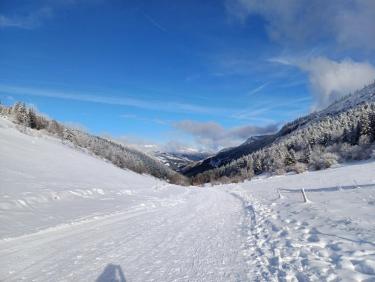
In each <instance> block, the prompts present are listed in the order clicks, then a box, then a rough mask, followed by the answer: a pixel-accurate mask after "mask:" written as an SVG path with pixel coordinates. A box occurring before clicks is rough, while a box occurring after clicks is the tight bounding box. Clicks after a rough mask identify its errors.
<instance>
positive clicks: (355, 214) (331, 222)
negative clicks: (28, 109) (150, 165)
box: [0, 118, 375, 282]
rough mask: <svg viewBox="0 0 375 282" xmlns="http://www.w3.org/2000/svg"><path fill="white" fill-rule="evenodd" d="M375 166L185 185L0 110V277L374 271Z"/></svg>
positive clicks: (367, 275) (273, 276)
mask: <svg viewBox="0 0 375 282" xmlns="http://www.w3.org/2000/svg"><path fill="white" fill-rule="evenodd" d="M374 169H375V162H362V163H356V164H351V165H346V166H340V167H336V168H332V169H329V170H325V171H317V172H307V173H303V174H299V175H286V176H274V177H264V176H263V177H258V178H257V179H254V180H252V181H248V182H245V183H240V184H228V185H221V186H214V187H208V186H207V187H180V186H175V185H171V184H168V183H166V182H162V181H160V180H157V179H155V178H153V177H150V176H146V175H139V174H136V173H133V172H131V171H126V170H121V169H119V168H117V167H115V166H113V165H112V164H110V163H107V162H105V161H103V160H100V159H98V158H96V157H94V156H91V155H89V154H88V153H87V152H84V151H82V150H78V149H75V148H71V147H69V146H67V145H66V144H62V143H61V141H60V140H57V139H54V138H52V137H48V136H47V135H45V134H43V133H42V132H36V131H31V130H30V131H28V133H27V134H24V133H21V132H19V130H17V129H16V128H15V125H14V124H13V123H11V122H10V121H8V120H6V119H4V118H0V210H1V212H0V226H1V229H0V281H22V280H24V281H95V280H96V281H101V282H102V281H125V280H126V281H339V280H340V279H341V280H343V281H374V280H375V219H374V214H375V175H374V173H373V171H374ZM301 189H304V190H305V193H306V196H307V198H308V199H309V202H307V203H305V202H304V201H303V197H302V193H301ZM278 191H279V192H280V195H281V197H280V195H279V192H278Z"/></svg>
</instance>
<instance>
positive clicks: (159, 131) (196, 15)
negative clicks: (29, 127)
mask: <svg viewBox="0 0 375 282" xmlns="http://www.w3.org/2000/svg"><path fill="white" fill-rule="evenodd" d="M312 2H314V5H312V4H311V1H307V0H306V1H305V0H301V1H291V0H287V1H282V2H281V1H272V0H267V1H256V0H254V1H251V0H249V1H247V0H234V1H120V0H113V1H104V0H95V1H87V0H65V1H63V0H39V1H10V0H9V1H7V0H3V1H1V4H0V42H1V43H0V66H1V67H0V99H1V101H2V102H3V103H7V104H9V103H13V102H14V101H15V100H22V101H25V102H27V103H29V104H32V105H34V106H36V107H37V109H38V110H39V111H41V112H43V113H45V114H47V115H48V116H50V117H52V118H54V119H57V120H60V121H63V122H66V123H70V124H79V125H81V126H84V127H85V128H87V130H88V131H90V132H93V133H96V134H108V135H112V136H114V137H115V138H122V139H123V140H125V141H126V142H130V143H136V144H149V143H150V144H151V143H152V144H153V143H155V144H161V145H163V144H168V146H169V147H170V148H172V147H173V148H178V147H181V146H182V147H183V146H190V147H196V148H200V149H204V150H217V149H220V148H222V147H226V146H233V145H236V144H239V143H241V142H242V141H244V140H245V139H246V138H247V137H249V136H251V135H256V134H265V133H270V132H272V131H275V130H276V129H277V128H278V127H279V126H280V125H281V124H283V123H284V122H286V121H290V120H292V119H294V118H296V117H299V116H301V115H304V114H306V113H308V112H309V111H311V110H313V109H319V108H322V107H324V106H326V105H327V104H329V103H330V102H332V100H334V98H337V97H338V96H342V95H345V94H347V93H349V92H352V91H354V90H355V89H357V88H360V87H362V86H364V85H365V84H367V83H369V82H371V81H373V80H374V78H375V68H374V67H373V64H374V63H375V61H374V47H375V39H374V38H375V32H374V26H375V20H374V19H372V18H373V14H374V13H375V5H374V4H373V3H374V2H373V1H356V0H352V1H346V2H345V3H343V1H330V2H329V4H327V3H325V2H324V1H320V0H317V1H312ZM280 3H281V4H280ZM323 8H324V9H323ZM322 9H323V10H324V11H323V12H322ZM327 19H329V20H327Z"/></svg>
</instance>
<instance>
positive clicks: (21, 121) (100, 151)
mask: <svg viewBox="0 0 375 282" xmlns="http://www.w3.org/2000/svg"><path fill="white" fill-rule="evenodd" d="M1 115H3V116H4V117H6V118H8V119H9V120H11V121H13V122H15V123H16V124H18V127H17V128H19V130H21V131H23V132H29V133H30V134H34V133H35V132H37V131H43V132H44V133H48V134H49V135H51V136H54V137H57V138H59V139H60V140H61V142H63V143H66V144H68V145H71V146H76V147H79V148H81V149H83V150H87V151H89V152H91V153H92V154H94V155H96V156H98V157H99V158H103V159H106V160H108V161H110V162H111V163H113V164H114V165H116V166H118V167H120V168H124V169H130V170H132V171H135V172H137V173H145V174H149V175H152V176H155V177H157V178H161V179H165V180H168V181H170V182H172V183H178V184H184V183H187V180H186V179H185V178H184V177H183V176H182V175H180V174H179V173H176V172H175V171H173V170H172V169H170V168H169V167H167V166H165V165H164V164H163V163H161V162H159V161H158V160H157V159H156V158H153V157H150V156H149V155H147V154H145V153H142V152H140V151H138V150H136V149H134V148H130V147H127V146H125V145H123V144H120V143H117V142H115V141H113V140H110V139H108V138H103V137H99V136H95V135H92V134H89V133H86V132H84V131H82V130H78V129H74V128H70V127H67V126H65V125H63V124H61V123H59V122H57V121H55V120H50V119H48V118H46V117H44V116H43V115H41V114H38V113H37V112H36V111H35V110H34V109H32V108H28V107H26V105H25V104H23V103H20V102H17V103H15V104H14V105H13V106H11V107H6V106H2V105H1V104H0V116H1Z"/></svg>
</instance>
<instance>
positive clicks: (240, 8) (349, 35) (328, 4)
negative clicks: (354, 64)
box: [227, 0, 375, 49]
mask: <svg viewBox="0 0 375 282" xmlns="http://www.w3.org/2000/svg"><path fill="white" fill-rule="evenodd" d="M227 10H228V12H229V13H230V14H231V15H233V16H234V17H235V18H238V19H240V20H241V21H245V20H246V19H247V17H249V16H251V15H260V16H262V17H263V18H264V19H265V21H266V29H267V32H268V35H269V37H270V38H271V39H273V40H275V41H278V42H281V43H283V44H285V45H295V46H300V45H304V44H310V43H314V42H318V43H320V40H327V41H330V40H333V41H334V42H335V43H336V44H337V46H340V47H349V48H351V47H355V48H360V49H366V48H367V49H374V48H375V16H374V15H375V1H373V0H347V1H342V0H330V1H326V0H314V1H311V0H283V1H280V0H228V1H227Z"/></svg>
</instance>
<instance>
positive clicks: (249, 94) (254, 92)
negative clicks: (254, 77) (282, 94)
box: [247, 82, 268, 96]
mask: <svg viewBox="0 0 375 282" xmlns="http://www.w3.org/2000/svg"><path fill="white" fill-rule="evenodd" d="M267 85H268V82H266V83H264V84H262V85H261V86H258V87H257V88H255V89H253V90H251V91H250V92H249V93H248V94H247V96H253V95H255V94H257V93H258V92H260V91H262V90H263V89H264V88H265V87H266V86H267Z"/></svg>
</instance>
